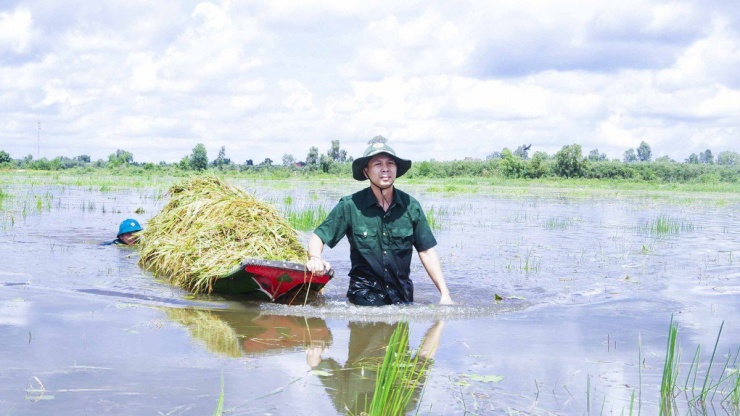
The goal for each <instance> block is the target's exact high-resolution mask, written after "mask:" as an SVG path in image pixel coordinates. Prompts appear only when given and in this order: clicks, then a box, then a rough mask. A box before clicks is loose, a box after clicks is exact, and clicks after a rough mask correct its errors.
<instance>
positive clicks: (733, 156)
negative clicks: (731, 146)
mask: <svg viewBox="0 0 740 416" xmlns="http://www.w3.org/2000/svg"><path fill="white" fill-rule="evenodd" d="M717 164H718V165H732V166H737V165H740V154H738V153H737V152H731V151H729V150H726V151H724V152H719V154H718V155H717Z"/></svg>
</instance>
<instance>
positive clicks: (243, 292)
mask: <svg viewBox="0 0 740 416" xmlns="http://www.w3.org/2000/svg"><path fill="white" fill-rule="evenodd" d="M332 277H334V270H329V271H328V272H327V273H324V274H313V273H311V272H309V271H308V270H306V267H305V265H304V264H301V263H293V262H287V261H275V260H263V259H254V258H247V259H245V260H244V261H242V262H241V264H240V265H239V267H237V268H236V269H234V271H232V272H231V273H229V274H227V275H225V276H222V277H220V278H218V279H216V280H215V281H214V282H213V293H218V294H223V295H237V296H239V297H240V298H243V299H247V300H262V301H269V302H277V303H286V304H301V303H304V302H306V300H307V299H313V298H315V296H316V294H318V293H319V291H320V290H321V289H322V288H323V287H324V285H326V284H327V283H328V282H329V280H331V278H332Z"/></svg>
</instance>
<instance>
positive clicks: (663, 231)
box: [640, 215, 694, 236]
mask: <svg viewBox="0 0 740 416" xmlns="http://www.w3.org/2000/svg"><path fill="white" fill-rule="evenodd" d="M640 230H641V231H643V232H648V233H650V234H655V235H659V236H662V235H668V234H678V233H679V232H683V231H693V230H694V224H692V223H691V222H688V221H685V220H678V219H675V218H671V217H669V216H667V215H660V216H659V217H657V218H654V219H651V220H649V221H647V222H645V223H643V224H642V225H641V226H640Z"/></svg>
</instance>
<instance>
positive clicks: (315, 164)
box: [306, 146, 319, 170]
mask: <svg viewBox="0 0 740 416" xmlns="http://www.w3.org/2000/svg"><path fill="white" fill-rule="evenodd" d="M306 166H308V168H309V169H310V170H316V169H318V168H319V148H318V147H316V146H311V148H310V149H308V155H306Z"/></svg>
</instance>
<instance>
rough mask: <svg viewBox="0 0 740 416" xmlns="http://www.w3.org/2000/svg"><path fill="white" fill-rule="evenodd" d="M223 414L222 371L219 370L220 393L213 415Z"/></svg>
mask: <svg viewBox="0 0 740 416" xmlns="http://www.w3.org/2000/svg"><path fill="white" fill-rule="evenodd" d="M223 414H224V372H223V371H221V393H220V394H219V395H218V404H217V405H216V411H215V412H213V416H223Z"/></svg>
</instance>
